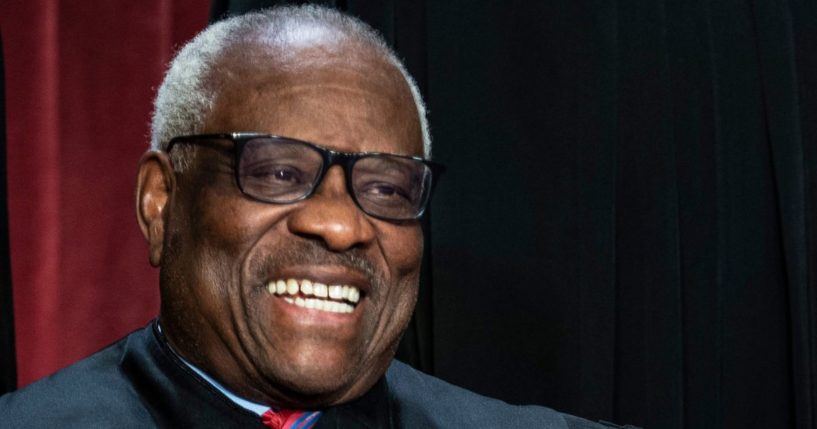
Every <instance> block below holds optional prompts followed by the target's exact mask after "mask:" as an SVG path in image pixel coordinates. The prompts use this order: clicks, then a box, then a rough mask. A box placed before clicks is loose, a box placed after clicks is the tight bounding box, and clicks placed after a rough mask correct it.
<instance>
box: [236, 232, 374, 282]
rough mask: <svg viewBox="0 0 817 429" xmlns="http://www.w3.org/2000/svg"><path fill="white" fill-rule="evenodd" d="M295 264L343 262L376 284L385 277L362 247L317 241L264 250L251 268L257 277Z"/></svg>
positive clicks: (263, 276) (334, 263) (264, 276)
mask: <svg viewBox="0 0 817 429" xmlns="http://www.w3.org/2000/svg"><path fill="white" fill-rule="evenodd" d="M292 265H337V266H343V267H346V268H349V269H352V270H355V271H358V272H361V273H363V274H365V275H366V277H367V279H368V280H369V283H370V284H373V285H376V284H380V283H382V281H383V278H384V276H383V274H382V273H381V272H380V271H379V270H378V269H377V268H375V264H374V263H373V262H371V261H370V260H369V259H368V258H367V257H366V256H365V255H364V253H363V251H362V250H361V249H357V248H353V249H349V250H346V251H344V252H332V251H330V250H328V249H326V247H324V246H323V245H321V244H320V243H317V242H315V241H295V242H291V243H287V244H286V245H285V246H282V248H279V249H277V250H275V251H273V252H270V253H266V252H263V253H262V254H260V255H258V257H257V258H254V259H253V260H252V261H250V267H249V268H250V272H251V273H252V274H253V275H255V278H258V279H266V278H267V277H268V276H269V275H270V274H272V273H276V272H279V271H281V270H282V269H284V268H286V267H288V266H292Z"/></svg>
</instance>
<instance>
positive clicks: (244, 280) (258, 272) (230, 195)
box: [0, 7, 601, 428]
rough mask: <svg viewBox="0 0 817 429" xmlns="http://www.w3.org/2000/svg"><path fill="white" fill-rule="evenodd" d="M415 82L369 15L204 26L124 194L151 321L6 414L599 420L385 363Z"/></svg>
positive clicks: (402, 266)
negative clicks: (149, 286) (148, 284)
mask: <svg viewBox="0 0 817 429" xmlns="http://www.w3.org/2000/svg"><path fill="white" fill-rule="evenodd" d="M429 155H430V139H429V136H428V128H427V126H426V119H425V111H424V107H423V104H422V100H421V99H420V96H419V93H418V91H417V88H416V86H415V85H414V83H413V81H412V79H411V78H410V77H409V76H408V74H407V73H406V71H405V69H404V67H403V65H402V64H401V63H400V62H399V61H398V60H397V59H396V57H395V55H394V54H393V53H392V52H391V51H390V50H389V48H387V47H386V45H385V43H384V42H383V41H382V40H381V39H380V38H379V37H378V36H377V35H376V34H375V33H374V32H373V31H372V30H371V29H370V28H369V27H367V26H366V25H365V24H363V23H361V22H359V21H357V20H355V19H353V18H350V17H347V16H344V15H342V14H340V13H338V12H335V11H333V10H330V9H323V8H318V7H299V8H277V9H272V10H267V11H264V12H261V13H255V14H249V15H244V16H240V17H234V18H231V19H228V20H226V21H223V22H220V23H218V24H215V25H213V26H211V27H210V28H208V29H207V30H205V31H204V32H203V33H201V34H200V35H199V36H198V37H196V38H195V39H194V40H193V41H192V42H190V43H189V44H188V45H187V46H185V47H184V48H183V49H182V50H181V52H180V53H179V54H178V56H177V57H176V58H175V59H174V61H173V63H172V64H171V67H170V69H169V71H168V73H167V76H166V77H165V80H164V82H163V84H162V86H161V88H160V90H159V93H158V96H157V99H156V106H155V114H154V117H153V134H152V150H150V151H148V152H147V153H146V154H145V156H144V157H143V158H142V160H141V162H140V164H139V173H138V178H137V185H136V197H137V198H136V205H137V210H136V211H137V218H138V221H139V226H140V227H141V229H142V231H143V232H144V235H145V237H146V238H147V241H148V243H149V249H150V250H149V253H150V255H149V259H150V262H151V264H153V265H154V266H157V267H159V268H160V286H161V299H162V305H161V313H160V316H159V318H158V320H157V321H156V322H154V323H151V324H150V325H149V326H148V327H146V328H144V329H142V330H139V331H136V332H134V333H133V334H131V335H129V336H128V337H126V338H125V339H123V340H121V341H120V342H118V343H116V344H114V345H112V346H111V347H109V348H107V349H105V350H103V351H101V352H99V353H97V354H95V355H93V356H91V357H89V358H87V359H85V360H83V361H81V362H79V363H77V364H75V365H73V366H71V367H69V368H67V369H65V370H63V371H61V372H59V373H57V374H55V375H53V376H51V377H48V378H46V379H44V380H41V381H39V382H37V383H34V384H33V385H31V386H29V387H27V388H25V389H23V390H21V391H19V392H17V393H13V394H9V395H6V396H4V397H2V398H0V415H2V416H3V423H2V426H3V427H55V426H56V427H83V428H84V427H129V428H130V427H157V426H158V427H242V428H248V427H263V426H262V425H266V426H269V427H276V428H278V427H287V428H289V427H292V428H309V427H316V428H317V427H327V428H328V427H370V428H380V427H468V428H473V427H514V426H519V427H541V428H568V427H573V428H593V427H601V425H597V424H594V423H590V422H588V421H586V420H582V419H578V418H575V417H571V416H567V415H563V414H560V413H557V412H555V411H552V410H550V409H547V408H543V407H514V406H510V405H507V404H504V403H502V402H500V401H496V400H492V399H488V398H484V397H481V396H479V395H476V394H474V393H470V392H467V391H465V390H462V389H459V388H457V387H454V386H451V385H449V384H446V383H445V382H443V381H441V380H438V379H435V378H433V377H430V376H427V375H424V374H422V373H419V372H417V371H415V370H413V369H411V368H409V367H407V366H405V365H403V364H401V363H399V362H394V361H392V358H393V355H394V352H395V348H396V347H397V344H398V341H399V339H400V335H401V333H402V332H403V330H404V329H405V327H406V325H407V323H408V322H409V319H410V317H411V313H412V310H413V307H414V303H415V300H416V297H417V287H418V276H419V272H420V260H421V255H422V251H423V235H422V232H421V229H420V225H419V223H418V218H420V217H421V216H422V214H423V212H424V210H425V209H426V207H427V204H428V201H429V197H430V193H431V188H432V186H433V184H434V183H435V181H436V180H437V173H438V168H437V166H436V165H435V164H434V163H433V162H431V161H429V160H428V157H429Z"/></svg>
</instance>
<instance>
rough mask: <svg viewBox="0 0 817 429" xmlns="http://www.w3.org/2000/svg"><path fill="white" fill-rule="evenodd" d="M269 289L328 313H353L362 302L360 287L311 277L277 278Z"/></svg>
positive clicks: (290, 302) (299, 303) (285, 300)
mask: <svg viewBox="0 0 817 429" xmlns="http://www.w3.org/2000/svg"><path fill="white" fill-rule="evenodd" d="M267 291H268V292H269V293H270V294H271V295H274V296H278V297H281V298H283V300H284V302H287V303H289V304H292V305H295V306H297V307H302V308H307V309H312V310H318V311H325V312H328V313H351V312H353V311H354V310H355V307H357V305H358V303H359V302H360V298H361V293H360V289H359V288H357V287H355V286H350V285H326V284H324V283H319V282H313V281H312V280H309V279H300V280H299V279H292V278H290V279H277V280H271V281H269V282H268V283H267Z"/></svg>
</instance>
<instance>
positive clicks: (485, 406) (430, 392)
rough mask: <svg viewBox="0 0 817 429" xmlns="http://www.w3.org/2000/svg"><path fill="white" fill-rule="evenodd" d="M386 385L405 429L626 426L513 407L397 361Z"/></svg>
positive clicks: (542, 409) (543, 409)
mask: <svg viewBox="0 0 817 429" xmlns="http://www.w3.org/2000/svg"><path fill="white" fill-rule="evenodd" d="M386 383H387V384H388V387H389V394H390V396H391V398H390V399H391V401H392V403H393V404H394V407H395V408H396V409H397V413H398V416H399V417H398V419H399V420H400V421H401V423H402V424H403V426H405V427H420V426H422V427H472V428H480V427H484V428H493V427H537V428H548V429H550V428H552V429H557V428H558V429H609V428H611V427H612V428H616V427H621V428H624V427H625V426H616V425H608V424H605V423H594V422H591V421H589V420H585V419H582V418H579V417H575V416H570V415H567V414H563V413H560V412H557V411H554V410H552V409H550V408H547V407H541V406H534V405H511V404H508V403H506V402H503V401H500V400H497V399H492V398H488V397H486V396H482V395H479V394H476V393H474V392H471V391H468V390H465V389H463V388H461V387H457V386H454V385H452V384H450V383H447V382H445V381H443V380H440V379H438V378H436V377H432V376H430V375H427V374H424V373H422V372H420V371H417V370H415V369H413V368H411V367H409V366H408V365H406V364H403V363H401V362H399V361H394V362H393V363H392V365H391V366H390V367H389V370H388V371H387V372H386Z"/></svg>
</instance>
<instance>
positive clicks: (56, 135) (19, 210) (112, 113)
mask: <svg viewBox="0 0 817 429" xmlns="http://www.w3.org/2000/svg"><path fill="white" fill-rule="evenodd" d="M208 7H209V2H206V1H202V0H186V1H182V0H176V1H174V0H147V1H139V2H133V1H124V0H116V1H108V0H105V1H59V0H7V1H3V2H2V4H0V26H2V31H3V38H4V40H3V42H4V43H5V45H4V47H5V52H4V53H5V65H6V107H7V109H6V114H7V124H8V147H7V160H8V196H9V223H10V239H11V249H12V250H11V263H12V277H13V284H14V287H13V292H14V293H13V295H14V317H15V320H14V322H15V323H14V325H15V326H14V327H15V337H16V346H17V347H16V348H17V350H16V352H17V366H18V380H19V385H21V386H22V385H25V384H27V383H29V382H31V381H33V380H35V379H37V378H40V377H42V376H44V375H47V374H49V373H51V372H53V371H55V370H56V369H59V368H61V367H64V366H66V365H68V364H70V363H72V362H74V361H76V360H78V359H80V358H82V357H84V356H87V355H88V354H90V353H92V352H94V351H96V350H98V349H100V348H102V347H103V346H105V345H107V344H108V343H110V342H112V341H114V340H115V339H117V338H119V337H121V336H122V335H124V334H125V333H127V332H129V331H132V330H134V329H136V328H138V327H140V326H141V325H143V324H145V323H146V322H147V321H148V320H149V319H151V318H153V317H155V315H156V314H157V312H158V286H157V278H158V276H157V273H156V271H155V270H153V269H151V268H150V266H149V264H148V263H147V246H146V245H145V244H144V239H143V238H142V237H141V233H140V232H139V229H138V226H137V224H136V220H135V215H134V213H135V212H134V203H133V198H134V197H133V189H134V178H135V174H136V166H137V162H138V160H139V157H140V155H141V154H142V153H143V152H144V151H145V150H146V149H147V147H148V143H149V137H148V135H149V126H148V124H149V119H150V112H151V102H152V97H153V95H154V92H155V88H156V87H157V86H158V84H159V82H160V81H161V77H162V74H163V71H164V69H165V66H166V64H167V62H168V61H169V59H170V57H171V55H172V53H173V50H174V48H175V47H177V46H179V44H180V43H182V42H184V41H185V40H186V39H188V38H189V37H191V36H192V35H193V34H195V32H197V31H198V30H200V29H201V28H203V27H204V26H205V25H206V21H207V12H208ZM6 323H8V322H7V321H5V320H4V326H3V327H4V329H7V328H8V326H7V325H6Z"/></svg>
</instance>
